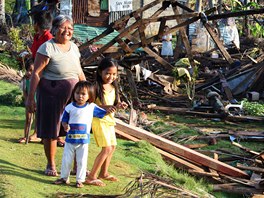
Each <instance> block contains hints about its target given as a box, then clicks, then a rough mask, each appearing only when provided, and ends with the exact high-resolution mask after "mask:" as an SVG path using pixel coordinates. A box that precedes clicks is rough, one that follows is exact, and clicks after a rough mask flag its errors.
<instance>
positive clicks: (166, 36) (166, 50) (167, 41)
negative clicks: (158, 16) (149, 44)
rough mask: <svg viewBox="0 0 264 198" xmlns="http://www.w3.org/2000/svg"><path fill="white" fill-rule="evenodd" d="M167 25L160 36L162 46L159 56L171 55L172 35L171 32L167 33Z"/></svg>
mask: <svg viewBox="0 0 264 198" xmlns="http://www.w3.org/2000/svg"><path fill="white" fill-rule="evenodd" d="M169 29H170V28H169V26H167V25H166V26H165V28H164V33H163V36H162V48H161V56H164V57H166V58H168V57H169V56H173V50H172V43H171V40H172V35H171V33H168V31H169Z"/></svg>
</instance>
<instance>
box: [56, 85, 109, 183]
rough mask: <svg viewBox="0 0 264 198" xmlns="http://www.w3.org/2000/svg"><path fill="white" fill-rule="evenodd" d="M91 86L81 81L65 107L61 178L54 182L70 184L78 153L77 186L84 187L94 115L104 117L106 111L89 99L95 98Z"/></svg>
mask: <svg viewBox="0 0 264 198" xmlns="http://www.w3.org/2000/svg"><path fill="white" fill-rule="evenodd" d="M91 89H92V88H91V86H90V84H89V83H88V82H87V81H79V82H78V83H77V84H76V85H75V87H74V89H73V93H72V99H73V102H72V103H70V104H68V105H67V106H66V107H65V110H64V113H63V116H62V119H61V120H62V126H63V128H64V130H65V131H67V135H66V143H65V147H64V152H63V157H62V163H61V178H60V179H57V180H56V181H55V182H54V184H69V183H70V180H69V176H70V170H71V165H72V161H73V159H74V156H75V153H76V161H77V173H76V187H77V188H82V187H83V182H84V181H85V177H86V168H87V159H88V144H89V142H90V130H91V126H92V119H93V117H98V118H103V117H104V116H105V114H106V111H105V110H104V109H102V108H100V107H98V106H97V105H96V104H94V103H90V102H89V100H91V99H93V96H92V91H91Z"/></svg>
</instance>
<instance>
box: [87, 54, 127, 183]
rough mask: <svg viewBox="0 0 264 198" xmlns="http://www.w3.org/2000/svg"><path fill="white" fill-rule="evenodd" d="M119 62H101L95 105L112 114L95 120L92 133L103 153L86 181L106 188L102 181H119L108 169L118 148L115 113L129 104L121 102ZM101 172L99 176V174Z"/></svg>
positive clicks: (105, 60) (97, 75)
mask: <svg viewBox="0 0 264 198" xmlns="http://www.w3.org/2000/svg"><path fill="white" fill-rule="evenodd" d="M117 67H118V65H117V62H116V61H115V60H113V59H111V58H104V59H102V61H101V62H100V64H99V66H98V68H97V72H96V85H95V90H96V91H95V98H96V100H95V103H96V104H97V105H99V106H100V107H102V108H104V109H106V110H107V111H108V112H112V113H110V114H108V115H106V116H104V117H103V118H102V119H99V118H94V119H93V123H92V131H93V134H94V138H95V141H96V143H97V145H98V146H99V147H102V150H101V152H100V153H99V154H98V155H97V157H96V159H95V161H94V164H93V167H92V169H91V171H90V173H89V175H88V177H87V179H86V181H85V183H86V184H89V185H96V186H104V185H105V183H103V182H102V180H101V179H104V180H109V181H117V180H118V179H117V178H116V177H115V176H113V175H111V174H109V172H108V168H109V165H110V162H111V159H112V156H113V153H114V151H115V148H116V144H117V143H116V135H115V119H114V112H115V111H116V110H117V109H119V108H121V109H126V108H127V104H126V103H125V102H120V98H119V94H118V84H117V71H118V70H117ZM99 170H100V173H99V176H98V178H97V174H98V172H99Z"/></svg>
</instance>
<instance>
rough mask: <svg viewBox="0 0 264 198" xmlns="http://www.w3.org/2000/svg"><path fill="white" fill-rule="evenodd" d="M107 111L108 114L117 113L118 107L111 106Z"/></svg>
mask: <svg viewBox="0 0 264 198" xmlns="http://www.w3.org/2000/svg"><path fill="white" fill-rule="evenodd" d="M105 110H106V112H107V114H109V113H114V112H116V110H117V107H115V106H109V107H107V108H106V109H105Z"/></svg>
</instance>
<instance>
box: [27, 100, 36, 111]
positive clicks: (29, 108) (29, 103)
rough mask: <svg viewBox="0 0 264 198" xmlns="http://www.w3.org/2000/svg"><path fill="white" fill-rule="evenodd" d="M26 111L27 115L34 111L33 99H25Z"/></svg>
mask: <svg viewBox="0 0 264 198" xmlns="http://www.w3.org/2000/svg"><path fill="white" fill-rule="evenodd" d="M26 109H27V111H28V112H29V113H34V112H35V111H36V102H35V100H34V99H30V98H28V99H27V101H26Z"/></svg>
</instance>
